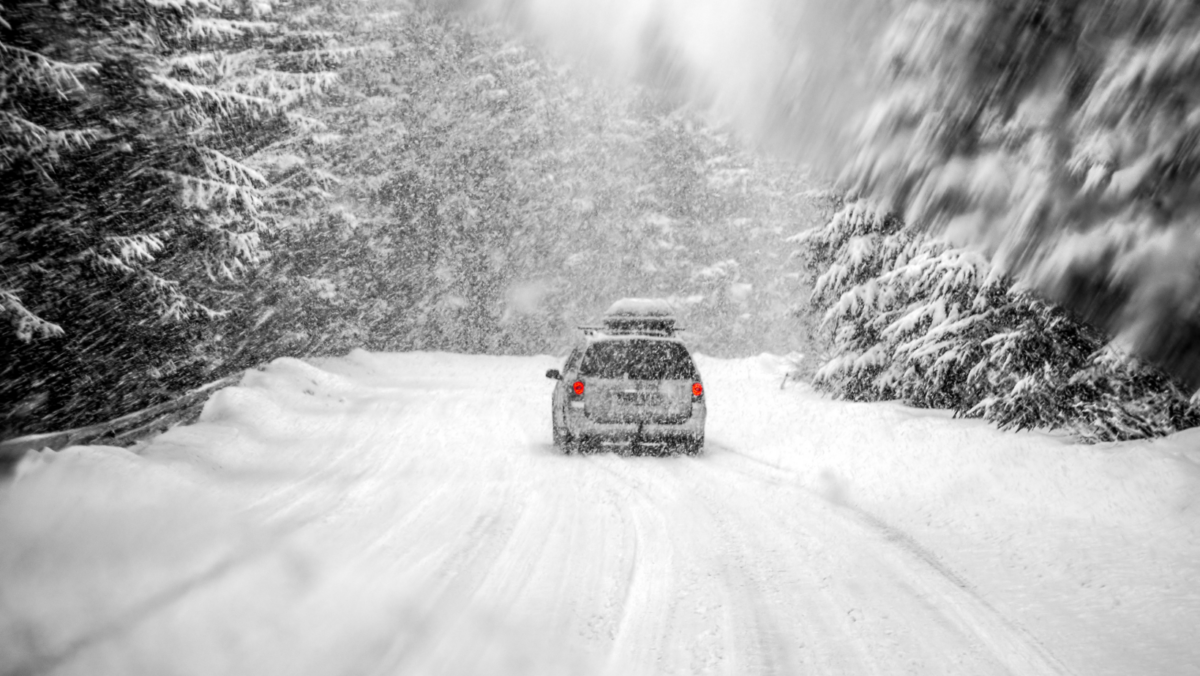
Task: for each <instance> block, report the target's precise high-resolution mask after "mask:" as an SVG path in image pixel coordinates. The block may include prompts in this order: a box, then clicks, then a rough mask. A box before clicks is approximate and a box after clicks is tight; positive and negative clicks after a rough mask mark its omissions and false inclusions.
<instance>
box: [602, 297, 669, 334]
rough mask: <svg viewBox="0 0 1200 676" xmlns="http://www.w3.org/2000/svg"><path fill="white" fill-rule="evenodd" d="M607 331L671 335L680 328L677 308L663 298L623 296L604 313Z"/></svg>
mask: <svg viewBox="0 0 1200 676" xmlns="http://www.w3.org/2000/svg"><path fill="white" fill-rule="evenodd" d="M604 330H605V332H606V333H614V334H621V333H638V334H647V335H661V336H670V335H673V334H674V333H675V332H676V331H678V330H680V329H679V327H677V326H676V325H675V310H674V308H672V307H671V304H670V303H668V302H667V301H665V300H662V299H661V298H622V299H621V300H619V301H617V302H615V303H613V304H612V305H611V306H610V307H609V308H608V311H607V312H605V313H604Z"/></svg>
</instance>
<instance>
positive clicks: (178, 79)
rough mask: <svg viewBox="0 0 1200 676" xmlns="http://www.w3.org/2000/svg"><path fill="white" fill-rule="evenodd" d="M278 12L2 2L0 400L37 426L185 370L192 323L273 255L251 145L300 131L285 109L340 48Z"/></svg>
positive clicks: (153, 1) (103, 410) (107, 406)
mask: <svg viewBox="0 0 1200 676" xmlns="http://www.w3.org/2000/svg"><path fill="white" fill-rule="evenodd" d="M269 9H270V8H269V6H268V5H265V4H264V5H252V4H250V3H236V2H229V3H227V4H219V3H218V4H213V3H209V2H201V1H200V0H130V1H128V2H120V3H95V2H67V3H58V2H54V3H52V2H46V1H44V0H43V1H38V0H29V1H21V0H17V1H13V2H6V3H5V4H4V5H3V6H0V54H2V55H3V58H2V59H0V148H3V154H2V155H0V318H2V319H3V320H4V324H5V327H4V330H3V331H2V332H0V351H3V352H4V353H5V355H6V359H5V362H4V364H3V366H2V367H0V369H2V371H3V372H2V373H0V380H2V381H3V383H4V385H3V387H2V388H0V389H2V391H0V399H3V400H5V401H6V402H18V403H21V404H22V405H23V406H24V408H25V409H26V411H34V412H36V414H37V417H38V418H39V419H40V420H39V425H40V426H43V427H44V426H51V425H54V424H62V421H64V420H70V421H71V422H73V423H78V422H84V421H86V419H87V418H88V416H89V415H90V416H91V417H92V419H96V418H103V417H104V416H111V415H112V414H113V413H114V410H117V411H119V410H121V409H125V410H128V408H129V407H130V406H133V405H136V404H138V403H142V402H144V401H145V400H146V399H147V398H150V399H153V398H154V395H155V392H154V391H153V390H154V388H153V387H147V386H146V381H147V380H148V381H150V382H155V381H159V380H160V379H163V378H164V376H167V375H170V373H172V372H175V371H180V370H183V371H186V372H187V373H188V377H191V378H192V379H193V380H194V378H195V376H196V373H195V368H194V367H195V366H196V365H197V362H198V360H199V359H201V358H202V357H203V355H196V354H190V352H191V350H190V349H189V348H190V347H191V346H193V345H196V344H199V343H200V342H201V340H202V337H203V336H202V328H201V325H200V324H197V323H196V322H197V320H203V319H210V318H213V317H216V316H219V315H220V314H221V313H222V310H221V304H220V298H221V296H222V295H223V294H228V293H230V292H231V290H230V289H229V288H228V285H229V284H231V283H232V282H233V280H235V279H236V278H237V277H238V275H239V273H241V272H242V271H244V270H246V269H247V268H249V267H251V266H253V265H255V264H257V263H258V262H259V261H261V260H262V259H263V258H264V255H265V253H266V252H265V249H264V247H263V240H262V237H263V234H264V233H265V232H268V231H270V230H271V228H272V227H273V226H274V225H275V223H274V216H273V203H274V202H275V201H276V200H278V199H280V198H281V197H282V196H281V195H280V191H279V189H278V188H276V187H273V186H272V183H271V180H270V178H268V176H267V174H266V173H264V168H263V167H256V166H255V162H254V161H253V159H252V157H253V155H254V154H255V153H256V152H258V151H259V150H261V149H262V148H263V147H265V146H268V145H269V144H271V143H276V142H279V141H281V140H282V139H284V138H286V137H288V135H289V134H294V133H295V131H296V129H297V128H302V127H303V125H304V121H303V120H300V119H296V118H294V117H289V114H288V112H287V107H288V105H290V104H291V103H294V102H295V101H296V100H297V99H299V98H301V97H303V96H305V95H309V94H312V93H316V92H319V91H320V90H321V89H322V88H323V87H324V86H326V85H327V84H328V83H329V81H330V79H331V78H332V77H334V74H331V73H328V72H326V71H328V70H329V60H330V59H331V58H336V55H335V54H329V53H323V52H322V50H321V49H320V46H321V45H320V43H321V42H322V41H327V38H324V37H321V36H313V37H312V38H311V39H309V40H308V41H307V42H306V38H305V37H304V36H303V34H295V35H293V34H292V32H290V31H288V30H287V29H286V28H285V27H282V26H281V25H280V24H278V23H273V22H269V21H266V20H265V19H266V17H265V16H264V12H266V11H267V10H269ZM223 287H225V288H223ZM175 384H176V385H177V384H178V383H175ZM193 384H194V383H193ZM172 386H173V385H172V384H171V382H170V379H169V378H168V379H166V380H163V381H162V382H160V383H159V389H164V390H165V389H169V388H170V387H172ZM160 394H161V393H160ZM125 398H128V399H129V401H123V399H125ZM31 407H32V408H31ZM89 410H90V413H83V412H84V411H89ZM80 415H83V417H82V418H80V417H79V416H80ZM73 416H74V417H73ZM23 424H24V423H17V422H14V421H11V420H10V421H8V425H9V426H10V427H13V426H19V425H23Z"/></svg>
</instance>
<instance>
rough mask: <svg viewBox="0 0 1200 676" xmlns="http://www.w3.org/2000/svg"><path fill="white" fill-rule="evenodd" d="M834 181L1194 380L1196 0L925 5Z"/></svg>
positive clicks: (1199, 284) (890, 41)
mask: <svg viewBox="0 0 1200 676" xmlns="http://www.w3.org/2000/svg"><path fill="white" fill-rule="evenodd" d="M882 52H883V54H882V59H881V61H880V63H881V65H882V67H883V70H884V76H885V81H886V82H887V83H888V85H889V86H888V87H887V89H886V90H885V93H884V94H883V95H882V96H881V97H880V99H879V101H878V102H877V104H876V105H875V106H874V107H873V108H872V109H871V110H870V112H869V114H868V115H867V116H866V119H865V122H864V124H863V125H862V127H861V130H860V132H861V133H860V137H859V143H858V147H857V154H856V156H855V160H854V161H853V162H852V163H851V164H850V166H849V167H848V169H847V170H846V173H845V175H844V176H843V178H844V180H845V182H846V185H847V186H848V187H849V190H850V192H851V193H852V194H858V195H866V196H869V197H871V198H873V199H875V200H878V201H880V202H882V203H883V204H885V205H886V206H887V208H889V209H890V210H892V211H894V212H896V213H898V214H900V215H902V216H903V217H904V219H905V220H906V222H908V223H909V224H910V225H911V226H913V227H917V228H920V229H922V230H925V231H931V232H935V233H945V234H947V235H949V236H950V237H951V238H953V239H954V241H956V242H958V243H960V244H971V245H973V246H975V247H976V248H979V249H982V250H984V251H985V252H986V253H987V254H988V255H989V256H992V257H993V259H994V261H995V262H996V264H998V265H1000V266H1001V267H1002V268H1003V269H1004V270H1005V271H1008V272H1011V273H1013V274H1015V275H1017V276H1018V277H1020V278H1021V279H1022V280H1024V282H1026V283H1027V284H1028V285H1029V286H1031V287H1035V288H1037V289H1039V290H1040V291H1041V292H1042V293H1043V294H1044V295H1046V296H1047V297H1049V298H1051V299H1053V300H1055V301H1057V302H1061V303H1065V304H1066V305H1067V306H1069V307H1071V308H1072V309H1073V310H1074V311H1076V312H1077V313H1079V314H1080V315H1081V316H1082V317H1084V318H1085V319H1087V320H1089V321H1090V322H1092V323H1093V324H1095V325H1097V326H1099V327H1100V328H1102V329H1105V330H1107V331H1109V332H1110V333H1119V334H1121V335H1122V338H1123V340H1124V341H1125V342H1126V343H1128V344H1131V345H1134V346H1135V347H1137V348H1138V349H1139V350H1140V351H1142V352H1144V353H1146V354H1148V355H1150V356H1152V357H1153V358H1154V359H1155V360H1157V361H1159V362H1160V363H1162V364H1164V365H1166V366H1167V368H1168V369H1169V370H1171V371H1172V372H1174V373H1175V374H1176V375H1178V376H1180V377H1183V378H1184V379H1186V380H1188V381H1189V382H1190V384H1191V386H1192V387H1193V388H1195V387H1200V301H1197V299H1198V298H1200V274H1197V273H1198V271H1200V226H1198V225H1197V224H1198V223H1200V182H1198V181H1197V180H1196V179H1197V176H1198V175H1200V144H1198V143H1197V142H1196V139H1197V137H1198V135H1200V114H1198V113H1197V111H1198V110H1200V107H1198V106H1200V98H1198V95H1197V90H1196V86H1195V83H1196V82H1197V80H1198V78H1200V6H1198V5H1197V4H1196V3H1195V2H1191V1H1190V0H1147V1H1146V2H1124V1H1121V0H1098V1H1095V2H1079V1H1078V0H1002V1H1001V0H968V1H964V2H932V1H918V2H912V3H908V4H907V5H906V6H905V7H904V9H903V11H901V12H899V13H898V15H897V18H896V19H895V21H894V22H893V25H892V28H891V31H890V32H889V34H888V35H887V37H886V39H885V40H884V44H883V49H882Z"/></svg>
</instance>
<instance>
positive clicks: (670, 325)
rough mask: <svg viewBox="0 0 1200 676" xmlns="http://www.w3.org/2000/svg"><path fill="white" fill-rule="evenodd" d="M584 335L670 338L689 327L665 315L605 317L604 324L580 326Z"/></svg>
mask: <svg viewBox="0 0 1200 676" xmlns="http://www.w3.org/2000/svg"><path fill="white" fill-rule="evenodd" d="M579 329H580V330H581V331H583V333H584V335H587V336H591V335H596V334H603V335H606V336H658V337H664V338H669V337H671V336H674V335H675V334H676V333H679V332H680V331H686V330H687V329H685V328H683V327H682V326H676V325H675V319H674V318H673V317H672V318H664V317H619V318H612V317H610V318H605V320H604V325H603V326H580V327H579Z"/></svg>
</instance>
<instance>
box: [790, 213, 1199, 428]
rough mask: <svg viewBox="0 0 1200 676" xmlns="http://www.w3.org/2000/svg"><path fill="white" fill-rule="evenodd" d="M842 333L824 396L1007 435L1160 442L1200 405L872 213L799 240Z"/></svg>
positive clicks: (1031, 299)
mask: <svg viewBox="0 0 1200 676" xmlns="http://www.w3.org/2000/svg"><path fill="white" fill-rule="evenodd" d="M793 239H794V241H796V242H797V243H799V244H800V245H801V251H802V253H803V255H804V257H805V259H806V261H807V263H808V265H809V266H810V268H811V269H812V270H813V271H814V274H815V275H816V280H815V284H814V291H813V296H812V299H813V303H814V305H815V306H816V307H818V308H819V309H821V310H823V311H824V313H825V318H826V322H827V323H828V324H829V325H830V327H831V329H832V331H833V343H834V350H835V354H834V357H833V358H832V359H831V360H830V361H828V362H827V363H826V364H824V365H823V366H822V367H821V369H820V370H819V371H818V372H817V374H816V377H815V379H814V382H815V384H816V385H817V386H818V387H821V388H823V389H826V390H828V391H831V392H833V393H835V394H837V395H839V396H842V397H845V398H848V399H852V400H859V401H873V400H881V399H900V400H902V401H904V402H906V403H909V404H911V405H914V406H920V407H926V408H949V409H954V410H955V411H957V412H958V413H960V414H963V415H966V416H972V417H974V416H979V417H983V418H985V419H987V420H989V421H992V422H995V423H997V424H998V425H999V426H1000V427H1002V428H1016V429H1028V428H1050V429H1055V428H1063V429H1068V430H1071V431H1072V432H1074V433H1075V434H1076V435H1077V436H1078V437H1080V438H1082V439H1085V440H1088V441H1110V440H1117V439H1133V438H1141V437H1151V436H1161V435H1164V434H1169V433H1171V432H1174V431H1177V430H1180V429H1184V428H1188V427H1192V426H1194V425H1196V424H1198V423H1200V406H1197V405H1196V402H1190V401H1189V399H1188V397H1187V396H1186V393H1185V392H1184V391H1183V390H1182V389H1181V388H1180V386H1179V384H1178V383H1176V382H1174V381H1172V380H1171V379H1169V378H1167V377H1166V376H1165V375H1164V374H1163V373H1162V372H1161V371H1160V370H1158V369H1156V368H1154V367H1152V366H1150V365H1148V364H1146V363H1144V362H1142V361H1140V360H1138V359H1136V358H1134V357H1132V356H1130V355H1128V354H1125V353H1123V352H1122V351H1120V350H1119V349H1117V348H1116V347H1115V346H1113V345H1111V344H1108V341H1107V337H1106V336H1105V335H1104V334H1103V333H1102V332H1100V331H1097V330H1096V329H1093V328H1091V327H1089V326H1088V325H1087V324H1086V323H1083V322H1081V321H1078V320H1077V319H1075V318H1074V317H1072V316H1071V315H1069V314H1068V313H1067V312H1066V311H1064V310H1063V309H1062V308H1060V307H1058V306H1056V305H1054V304H1051V303H1047V302H1045V301H1043V300H1041V299H1040V298H1039V297H1038V296H1037V295H1035V294H1033V293H1031V292H1030V291H1028V290H1025V289H1022V288H1020V287H1018V286H1016V285H1015V284H1014V281H1013V279H1012V278H1010V277H1008V276H1007V275H1004V274H1003V273H1002V272H1001V271H1000V270H999V268H997V267H996V266H994V265H992V264H991V263H990V262H989V261H988V260H987V258H986V257H984V256H983V255H981V254H979V253H977V252H974V251H970V250H966V249H961V248H956V247H953V246H951V245H949V244H947V243H946V242H945V241H941V240H938V239H935V238H933V237H930V236H929V235H927V234H923V233H920V232H918V231H915V230H914V229H912V228H908V227H905V225H904V224H903V222H902V221H901V220H900V219H898V218H896V217H895V216H894V215H891V214H889V213H888V212H887V211H886V210H883V209H881V208H879V207H877V206H874V205H872V204H869V203H866V202H851V203H848V204H845V205H842V206H841V207H840V208H839V209H838V210H837V212H836V213H835V214H834V215H833V217H832V218H831V219H830V220H829V221H828V222H827V223H826V224H825V225H824V226H822V227H818V228H814V229H812V230H809V231H806V232H804V233H802V234H801V235H798V236H797V237H795V238H793Z"/></svg>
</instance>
